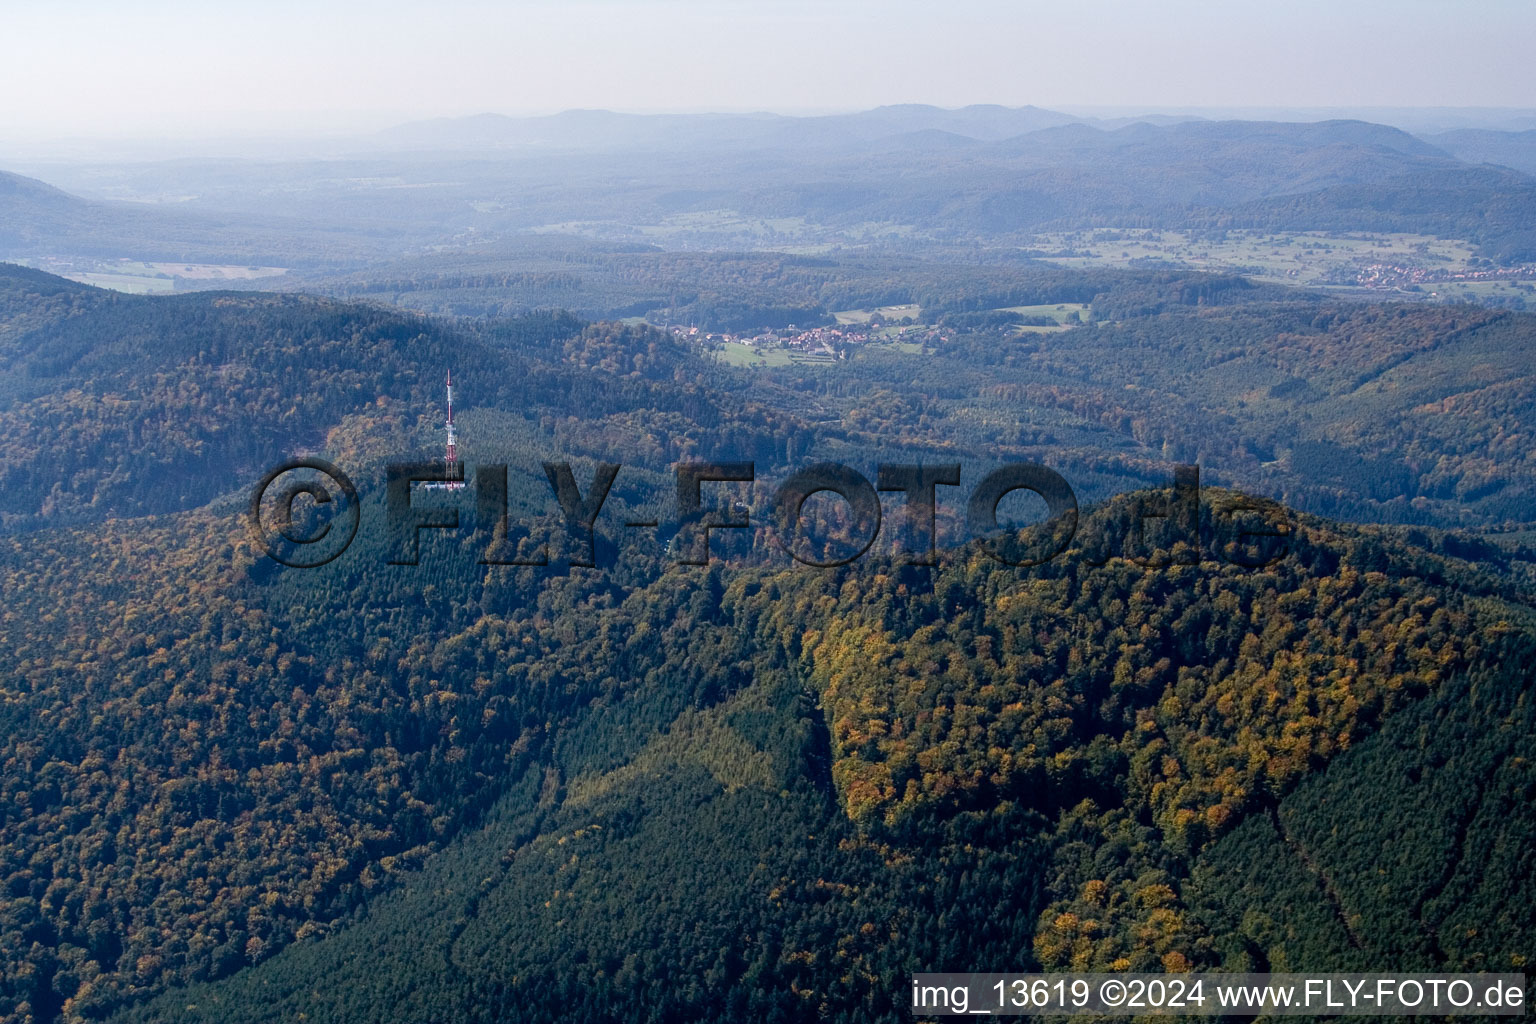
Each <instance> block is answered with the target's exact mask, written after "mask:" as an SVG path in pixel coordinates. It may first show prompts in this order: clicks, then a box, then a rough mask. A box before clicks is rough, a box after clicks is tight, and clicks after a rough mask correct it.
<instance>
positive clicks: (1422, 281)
mask: <svg viewBox="0 0 1536 1024" xmlns="http://www.w3.org/2000/svg"><path fill="white" fill-rule="evenodd" d="M1533 280H1536V266H1533V265H1530V264H1526V265H1524V266H1516V267H1467V268H1461V269H1455V270H1452V269H1447V268H1444V267H1421V266H1414V265H1412V264H1399V263H1371V264H1369V265H1367V266H1364V267H1361V268H1360V269H1359V270H1358V271H1357V272H1356V273H1355V275H1354V276H1353V278H1352V279H1351V280H1349V281H1348V282H1347V283H1349V284H1356V285H1360V286H1362V287H1365V288H1406V287H1409V286H1412V285H1426V284H1445V283H1448V282H1452V281H1533Z"/></svg>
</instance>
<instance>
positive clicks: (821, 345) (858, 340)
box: [671, 323, 946, 362]
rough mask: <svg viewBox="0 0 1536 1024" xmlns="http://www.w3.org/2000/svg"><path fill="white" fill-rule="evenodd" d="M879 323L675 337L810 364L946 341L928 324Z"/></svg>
mask: <svg viewBox="0 0 1536 1024" xmlns="http://www.w3.org/2000/svg"><path fill="white" fill-rule="evenodd" d="M878 329H879V324H878V323H875V324H874V325H873V326H871V325H869V324H842V325H838V326H836V327H811V328H807V329H804V330H801V329H798V328H796V327H795V326H794V325H793V324H791V325H790V326H789V327H787V328H784V329H782V330H758V331H753V332H750V333H742V334H730V333H723V332H721V333H712V332H704V331H701V330H700V329H699V328H697V327H673V328H671V331H672V333H673V334H674V335H677V336H680V337H687V338H689V339H690V340H692V341H694V342H697V343H700V344H702V345H704V346H705V347H706V348H715V347H718V346H721V345H725V344H727V343H731V342H734V343H736V344H739V345H746V346H748V347H749V348H752V349H754V350H756V351H759V352H764V351H767V350H769V349H784V350H787V351H789V352H792V353H794V354H795V355H797V356H799V357H800V358H802V359H807V360H810V361H813V362H815V361H820V360H834V359H842V358H845V357H846V356H847V354H848V351H849V349H851V348H854V347H857V346H860V345H868V344H870V343H871V342H876V343H879V342H892V341H900V342H907V343H911V344H921V345H937V344H939V343H940V342H943V341H945V340H946V337H945V335H944V334H942V333H941V332H940V331H939V329H938V328H936V327H930V326H927V325H925V324H916V325H912V326H904V327H897V328H896V329H895V332H894V333H886V334H880V333H876V332H877V331H878Z"/></svg>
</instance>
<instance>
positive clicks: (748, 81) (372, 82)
mask: <svg viewBox="0 0 1536 1024" xmlns="http://www.w3.org/2000/svg"><path fill="white" fill-rule="evenodd" d="M0 17H3V25H4V28H3V31H0V96H3V97H4V99H3V100H0V137H11V138H23V137H43V136H71V135H175V134H181V133H183V132H196V133H200V134H206V133H217V134H224V133H231V134H244V133H247V132H251V131H263V132H266V131H274V130H277V131H283V130H294V131H311V130H315V129H332V128H342V127H356V128H361V129H372V128H377V127H381V126H383V125H385V124H388V123H391V122H394V121H398V120H402V119H406V118H412V117H421V116H432V115H445V114H446V115H452V114H467V113H478V112H483V111H497V112H502V113H549V112H554V111H557V110H562V109H566V108H570V107H605V108H609V109H616V110H635V111H644V110H701V109H708V110H743V109H757V110H776V111H783V112H802V111H813V110H814V111H827V110H849V109H857V108H864V107H871V106H876V105H879V104H882V103H902V102H924V103H933V104H938V105H941V106H960V105H963V104H966V103H979V102H988V103H1002V104H1008V105H1020V104H1025V103H1034V104H1037V105H1040V106H1047V107H1049V106H1084V105H1136V106H1153V105H1165V106H1193V105H1198V106H1206V107H1211V106H1367V105H1372V106H1519V107H1531V106H1536V72H1533V71H1532V70H1531V69H1532V67H1533V65H1536V62H1533V60H1532V56H1531V53H1532V46H1533V43H1536V3H1533V2H1532V0H1391V2H1376V0H1368V2H1359V0H1326V2H1314V0H1274V2H1269V3H1251V2H1245V0H1221V2H1215V0H1137V2H1115V0H1051V2H1045V3H1039V2H1033V0H1014V2H1004V0H930V2H924V3H918V2H908V0H887V2H882V3H857V2H850V0H816V2H802V0H777V2H772V3H757V2H746V0H661V2H627V0H585V2H558V0H533V2H515V0H512V2H499V3H489V2H475V0H439V2H436V3H395V2H390V0H368V2H352V0H342V2H331V3H327V2H324V0H310V2H290V0H276V2H270V0H269V2H255V3H246V4H242V5H235V4H232V3H229V2H227V0H196V2H192V0H153V2H138V0H22V2H17V0H0Z"/></svg>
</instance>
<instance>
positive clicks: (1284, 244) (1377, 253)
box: [1034, 229, 1536, 298]
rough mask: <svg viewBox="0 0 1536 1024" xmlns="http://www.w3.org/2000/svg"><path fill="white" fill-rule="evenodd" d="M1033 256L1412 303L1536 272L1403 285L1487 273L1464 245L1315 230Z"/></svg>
mask: <svg viewBox="0 0 1536 1024" xmlns="http://www.w3.org/2000/svg"><path fill="white" fill-rule="evenodd" d="M1034 242H1035V251H1037V252H1038V253H1040V255H1041V256H1043V257H1044V258H1046V259H1049V260H1050V261H1051V262H1053V263H1060V264H1062V265H1063V266H1117V267H1143V268H1145V267H1155V266H1157V265H1159V264H1166V265H1168V266H1178V267H1195V268H1199V269H1203V270H1214V271H1230V272H1236V273H1241V274H1245V275H1247V276H1250V277H1253V278H1255V279H1257V280H1261V281H1271V282H1279V283H1285V284H1293V285H1302V286H1305V287H1316V288H1352V289H1354V288H1368V289H1369V290H1371V291H1388V292H1394V291H1409V292H1412V293H1413V294H1415V295H1418V296H1419V297H1427V296H1428V295H1430V294H1435V295H1436V297H1442V298H1445V297H1449V298H1460V297H1471V296H1472V295H1480V294H1482V293H1481V292H1478V291H1475V290H1469V288H1472V289H1475V288H1477V287H1481V286H1484V285H1487V286H1492V285H1494V284H1496V283H1503V284H1504V285H1505V287H1506V289H1510V288H1514V287H1516V286H1517V284H1519V283H1521V282H1526V281H1530V280H1536V271H1533V272H1532V273H1531V274H1530V275H1519V280H1518V281H1505V282H1494V281H1467V282H1459V281H1458V282H1423V283H1421V284H1418V285H1417V287H1416V288H1415V287H1414V286H1412V285H1409V284H1406V283H1404V282H1405V281H1406V279H1407V278H1408V276H1409V275H1411V274H1412V273H1413V272H1415V271H1426V272H1444V273H1453V274H1460V273H1467V274H1491V273H1493V269H1492V268H1488V267H1485V266H1482V265H1481V264H1480V262H1476V263H1475V262H1474V260H1475V256H1474V253H1473V249H1472V247H1471V245H1470V244H1469V243H1467V242H1465V241H1461V240H1457V239H1445V238H1435V237H1433V236H1431V235H1412V234H1385V233H1375V232H1340V233H1329V232H1321V231H1305V232H1286V233H1271V232H1263V231H1231V232H1228V233H1226V235H1225V236H1224V237H1222V238H1219V239H1217V238H1203V237H1202V238H1197V237H1194V236H1193V235H1192V234H1191V233H1189V232H1184V231H1157V230H1142V229H1100V230H1088V231H1076V232H1062V233H1055V234H1044V235H1037V236H1036V237H1035V239H1034ZM1373 267H1380V268H1386V269H1385V270H1384V271H1383V272H1382V273H1381V274H1380V275H1379V276H1380V278H1381V279H1380V280H1377V281H1374V282H1371V283H1364V282H1360V281H1357V280H1356V278H1357V276H1358V275H1360V274H1361V272H1363V271H1367V268H1373Z"/></svg>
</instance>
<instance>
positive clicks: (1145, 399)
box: [0, 258, 1536, 530]
mask: <svg viewBox="0 0 1536 1024" xmlns="http://www.w3.org/2000/svg"><path fill="white" fill-rule="evenodd" d="M691 266H693V264H692V263H691V262H689V261H687V260H681V259H680V260H679V261H678V265H677V267H676V269H675V272H676V273H677V274H680V275H681V274H685V273H687V272H688V271H689V268H690V267H691ZM733 267H734V269H733V268H732V267H726V266H722V267H720V268H717V269H718V270H719V272H720V273H722V274H728V275H737V274H739V275H740V280H739V282H738V283H737V285H736V286H739V287H740V288H742V289H748V290H749V285H750V283H751V282H753V281H763V280H767V279H769V278H773V279H775V280H777V281H779V282H781V284H782V282H785V281H796V280H797V279H798V280H799V281H800V283H798V284H797V285H796V288H797V289H800V290H802V291H803V292H804V293H805V294H808V295H809V294H815V290H816V289H818V288H821V289H837V290H839V291H838V295H839V298H838V300H837V301H839V302H842V301H848V300H849V299H850V298H854V297H858V296H865V297H866V298H865V299H864V300H863V301H872V300H871V298H869V297H873V300H879V299H881V298H888V297H889V289H890V288H891V287H893V284H892V282H893V280H894V278H893V277H892V276H891V275H896V274H899V273H900V272H901V271H902V270H903V268H907V269H911V267H910V266H909V265H907V264H896V265H886V264H882V263H878V262H876V263H870V264H868V265H854V266H848V267H836V268H834V272H833V273H832V274H831V275H830V276H828V277H823V276H819V275H821V274H822V273H823V271H824V270H825V268H821V267H815V266H808V265H802V263H801V262H800V261H796V260H793V259H769V258H742V259H741V260H740V261H739V262H738V263H737V264H734V265H733ZM622 269H623V264H618V265H617V269H616V274H617V273H622ZM797 275H799V276H800V277H799V278H797ZM911 288H912V286H909V291H907V292H905V293H904V294H906V295H909V296H915V297H917V298H920V299H921V300H922V301H923V302H925V303H928V304H930V306H931V308H932V309H933V310H935V311H938V310H944V311H948V312H945V313H943V314H938V315H939V316H947V317H949V318H950V320H949V322H950V323H951V326H949V327H945V328H942V329H940V330H937V331H935V332H933V333H934V337H933V338H932V340H931V342H929V343H928V344H926V345H925V346H923V347H924V349H925V350H924V351H921V352H912V351H903V350H901V349H900V348H898V347H895V346H890V345H871V346H867V347H865V348H864V349H862V350H856V351H854V352H853V353H852V357H851V358H848V359H844V360H833V361H830V362H822V363H819V364H801V363H790V364H789V365H785V366H781V367H777V368H771V369H760V370H753V371H748V370H743V369H736V368H733V367H730V366H727V365H723V364H722V363H721V362H719V361H718V360H717V359H716V358H715V356H714V354H713V353H711V352H709V351H707V350H705V349H704V348H703V347H701V346H700V345H699V344H697V343H696V341H693V340H690V339H688V338H686V337H677V336H674V335H672V334H669V333H663V332H660V331H656V330H653V329H651V328H648V327H644V326H622V325H617V324H612V323H596V324H587V323H583V322H581V321H579V320H577V319H575V318H573V317H571V316H569V315H567V314H564V313H558V312H536V313H531V314H527V315H524V316H520V317H513V318H491V317H482V318H469V319H459V318H447V317H436V316H423V315H420V314H415V313H409V312H405V311H401V310H399V309H395V308H390V307H385V306H381V305H378V304H376V303H368V302H343V301H337V300H331V299H320V298H315V297H307V296H285V295H274V294H266V293H196V294H190V295H179V296H168V297H135V296H124V295H115V294H112V293H108V292H103V291H100V290H97V289H92V288H87V287H84V286H79V285H74V284H71V283H69V282H66V281H63V280H61V279H59V278H54V277H50V276H48V275H46V274H40V273H38V272H37V271H31V270H24V269H22V268H6V267H0V454H3V456H4V458H3V460H0V524H3V525H4V526H5V527H6V528H8V529H13V530H14V529H31V528H36V527H38V526H42V525H49V524H51V525H63V524H67V523H71V522H75V523H83V522H96V521H100V520H102V519H104V518H106V517H109V516H114V515H115V516H135V515H143V514H147V513H158V512H171V511H181V510H186V509H190V508H194V507H197V506H199V505H201V504H204V503H206V502H208V501H210V500H212V499H214V498H216V497H218V496H220V495H231V494H234V493H236V492H239V491H241V490H242V489H244V488H246V487H248V486H250V485H251V484H252V483H253V482H254V481H255V480H256V479H258V478H259V477H260V475H261V474H262V473H263V472H264V471H265V470H266V469H267V468H268V467H269V466H271V465H273V464H274V463H275V462H276V461H277V460H278V459H280V458H281V457H284V456H287V455H291V454H293V453H294V452H296V451H321V450H328V451H330V452H331V453H332V454H333V455H340V456H344V458H343V462H344V463H346V464H347V465H349V466H350V467H351V469H352V470H355V471H357V473H358V474H359V478H360V479H362V478H364V477H366V478H367V480H370V481H372V480H376V479H378V478H380V477H381V473H382V470H381V468H380V467H381V464H382V462H383V461H385V460H386V459H389V458H395V459H398V458H403V457H405V456H407V455H417V456H423V457H425V456H430V455H434V454H436V453H437V452H438V451H439V450H440V445H441V436H440V433H439V431H440V425H441V418H442V415H443V410H442V409H441V399H442V390H441V388H442V381H443V379H444V377H445V376H446V374H447V372H448V371H449V370H450V369H452V370H453V372H454V375H455V378H456V379H457V380H458V381H459V382H460V400H461V403H462V404H461V408H460V412H461V414H463V415H466V416H468V417H470V420H469V421H468V425H467V428H466V431H465V434H464V436H463V438H462V441H463V444H464V449H463V451H464V457H465V459H466V461H468V462H471V463H473V462H476V461H507V460H511V461H514V462H517V463H519V464H520V465H521V467H522V469H523V470H525V471H529V472H532V473H533V474H535V477H536V478H538V479H542V478H541V477H538V473H539V470H538V464H539V463H540V462H541V461H543V460H544V459H547V458H550V457H552V456H553V455H556V454H562V455H566V456H574V457H577V458H580V459H588V460H597V461H608V462H620V463H624V464H627V465H633V466H635V467H637V469H638V468H639V467H645V468H647V469H648V470H650V471H652V472H665V471H666V469H667V467H668V466H670V465H671V463H672V462H673V461H675V460H677V459H678V458H681V457H683V456H684V455H688V456H689V457H696V458H743V459H748V458H750V459H757V460H759V461H760V463H761V465H760V466H759V473H760V476H761V478H763V479H769V478H770V477H772V476H773V474H775V473H779V474H783V473H785V472H787V467H788V466H789V465H790V464H791V463H792V462H794V461H795V460H797V459H801V458H804V457H806V456H808V455H810V454H811V453H816V454H817V455H818V456H820V457H827V458H850V457H855V456H856V457H857V458H860V459H865V460H875V459H878V458H886V457H890V456H893V455H894V454H895V453H904V455H903V457H912V458H914V459H926V460H929V461H935V460H938V461H943V460H948V459H953V458H956V457H961V458H966V459H970V460H973V461H974V462H977V463H990V462H993V461H998V460H1007V461H1039V462H1047V463H1050V464H1051V465H1053V466H1056V467H1058V468H1059V469H1060V471H1061V472H1063V473H1064V475H1066V476H1067V477H1068V478H1069V479H1070V480H1071V481H1072V483H1073V485H1074V487H1078V488H1080V489H1081V494H1082V496H1083V497H1084V498H1103V497H1107V496H1108V495H1110V494H1113V493H1115V492H1117V491H1122V490H1127V489H1132V488H1136V487H1144V486H1147V485H1149V484H1152V483H1155V482H1158V481H1161V480H1165V479H1166V478H1167V476H1168V473H1169V472H1170V470H1169V466H1170V464H1171V463H1173V462H1186V463H1199V464H1200V465H1201V467H1202V472H1203V473H1205V475H1206V479H1207V480H1208V482H1213V483H1223V484H1227V485H1231V486H1236V487H1240V488H1243V489H1247V490H1250V491H1255V492H1258V493H1263V494H1266V495H1269V496H1272V497H1279V498H1284V499H1285V500H1287V501H1288V502H1289V503H1290V504H1292V505H1294V506H1296V507H1299V508H1301V509H1303V510H1306V511H1310V512H1316V513H1319V514H1327V515H1333V516H1336V517H1341V518H1348V519H1355V520H1361V521H1386V522H1407V523H1420V524H1424V525H1433V526H1441V527H1467V528H1488V527H1499V528H1504V527H1506V526H1511V527H1512V526H1514V525H1518V524H1520V523H1529V522H1530V521H1531V520H1532V519H1533V518H1536V517H1533V514H1532V512H1531V509H1532V507H1533V504H1532V503H1533V500H1536V499H1533V495H1536V462H1533V458H1536V457H1533V456H1532V454H1531V445H1530V444H1529V440H1530V438H1531V437H1532V436H1533V435H1536V421H1533V420H1532V409H1533V404H1532V402H1531V401H1530V398H1531V395H1532V393H1533V388H1536V376H1533V375H1532V374H1531V373H1530V372H1529V369H1528V367H1529V360H1528V358H1527V357H1528V355H1529V350H1530V348H1531V345H1532V344H1533V339H1536V316H1533V315H1530V314H1514V313H1499V312H1493V311H1488V310H1482V309H1476V308H1471V307H1457V306H1446V307H1424V306H1414V305H1407V304H1387V305H1365V304H1359V303H1344V302H1337V301H1325V300H1321V299H1319V298H1317V297H1316V296H1308V295H1305V294H1301V293H1290V292H1286V291H1284V290H1283V289H1279V288H1274V287H1258V286H1254V285H1252V284H1251V283H1249V282H1248V281H1246V280H1244V279H1242V278H1237V277H1230V276H1218V275H1202V274H1189V273H1167V272H1162V273H1150V272H1138V273H1128V274H1127V273H1111V272H1092V273H1086V274H1074V273H1073V272H1070V271H1066V270H1062V269H1059V268H1054V267H1045V268H1042V267H1040V266H1038V265H1035V264H1026V265H1023V266H1015V267H993V268H990V269H988V270H987V271H986V272H984V273H979V274H977V275H976V276H975V279H967V278H966V277H965V275H963V274H961V273H958V272H956V273H954V274H952V275H951V276H949V277H946V278H942V279H933V280H929V281H927V282H926V283H925V284H924V285H922V286H921V288H920V289H918V290H916V291H913V290H910V289H911ZM1021 301H1029V302H1055V303H1060V302H1072V303H1077V304H1080V305H1083V306H1084V312H1085V313H1088V314H1089V317H1088V322H1087V323H1086V324H1085V325H1083V326H1077V327H1071V328H1069V329H1062V330H1056V331H1051V332H1047V333H1028V332H1024V333H1020V332H1018V331H1016V330H1014V329H1013V328H1012V326H1011V320H1010V318H1011V317H1012V316H1013V315H1014V314H1011V313H1009V312H1008V311H1007V310H1001V311H997V313H995V314H994V313H992V312H988V311H989V310H991V309H992V308H993V307H995V306H998V305H1013V304H1015V303H1018V302H1021ZM968 313H977V314H978V315H976V316H973V317H971V318H970V319H969V320H968V319H967V317H966V314H968ZM997 316H1001V317H1002V320H1001V322H994V321H995V320H996V317H997ZM477 419H478V422H476V421H477ZM44 438H45V439H46V440H47V443H46V444H41V443H39V440H40V439H44ZM348 460H351V461H348ZM540 486H542V484H540Z"/></svg>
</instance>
